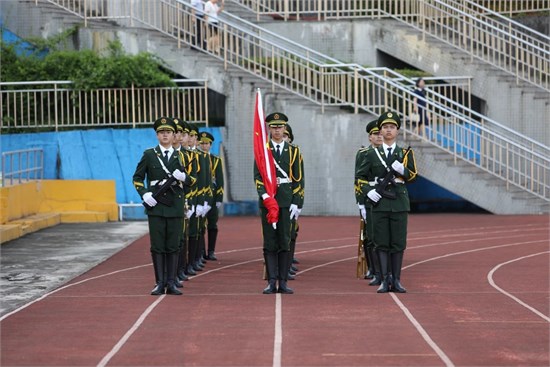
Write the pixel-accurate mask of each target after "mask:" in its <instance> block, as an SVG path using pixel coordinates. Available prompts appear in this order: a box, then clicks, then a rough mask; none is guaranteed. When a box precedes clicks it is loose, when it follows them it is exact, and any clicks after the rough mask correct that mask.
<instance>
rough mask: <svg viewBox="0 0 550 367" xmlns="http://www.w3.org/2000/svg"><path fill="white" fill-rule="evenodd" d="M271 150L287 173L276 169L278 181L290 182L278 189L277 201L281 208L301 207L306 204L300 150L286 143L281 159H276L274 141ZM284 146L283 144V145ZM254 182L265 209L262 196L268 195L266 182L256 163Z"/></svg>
mask: <svg viewBox="0 0 550 367" xmlns="http://www.w3.org/2000/svg"><path fill="white" fill-rule="evenodd" d="M268 144H269V149H271V153H272V154H273V159H274V160H275V161H276V162H277V164H278V165H279V167H280V168H281V170H283V171H284V172H285V173H286V176H288V178H287V177H285V174H283V172H281V170H279V169H277V167H276V168H275V172H276V175H277V179H279V180H289V181H290V182H289V183H281V184H280V185H279V186H278V187H277V194H276V195H275V199H276V200H277V203H278V204H279V207H280V208H289V207H290V205H291V204H296V205H297V206H298V207H301V206H302V205H303V203H304V173H303V169H302V168H303V160H302V159H301V156H302V154H301V152H300V148H298V147H297V146H295V145H292V144H289V143H286V142H285V143H284V145H283V147H282V152H281V156H280V157H278V158H277V157H276V155H277V153H276V152H275V148H274V146H273V143H272V141H269V143H268ZM281 144H282V143H281ZM254 180H255V182H256V190H257V192H258V195H259V196H260V207H263V206H264V204H263V200H262V195H263V194H266V193H267V192H266V190H265V186H264V182H263V179H262V176H261V175H260V171H258V167H257V165H256V162H254Z"/></svg>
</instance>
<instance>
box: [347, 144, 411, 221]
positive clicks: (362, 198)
mask: <svg viewBox="0 0 550 367" xmlns="http://www.w3.org/2000/svg"><path fill="white" fill-rule="evenodd" d="M376 150H377V151H378V152H379V153H380V156H381V157H382V159H383V160H384V162H385V163H386V166H387V167H388V168H390V167H391V165H392V163H393V162H394V161H395V160H398V161H399V162H402V163H403V165H404V166H405V172H404V174H403V176H402V177H400V178H401V179H402V180H404V181H405V182H410V181H412V180H414V179H415V178H416V175H417V171H416V162H415V160H414V152H413V151H412V150H410V151H409V153H408V155H407V156H406V157H405V156H404V155H405V151H406V149H403V148H402V147H400V146H398V145H396V147H395V149H394V151H393V152H392V154H391V157H386V153H385V152H384V149H383V146H380V147H378V148H370V149H366V150H365V151H364V152H363V153H362V155H363V158H362V159H361V161H360V163H359V165H358V168H357V170H356V174H355V175H356V187H358V189H356V199H357V202H358V203H359V204H368V200H367V193H368V192H369V191H371V190H374V189H375V188H376V186H372V185H373V184H374V183H375V182H376V181H377V179H378V178H383V177H384V176H385V175H386V167H384V164H383V163H382V162H381V160H380V158H378V155H377V154H376ZM388 191H395V193H396V194H397V199H395V200H391V199H387V198H384V197H383V198H382V199H380V201H379V202H378V205H376V206H373V207H372V211H373V212H376V211H386V212H407V211H409V210H410V202H409V193H408V191H407V187H406V186H405V185H404V184H399V183H398V184H397V185H389V186H388Z"/></svg>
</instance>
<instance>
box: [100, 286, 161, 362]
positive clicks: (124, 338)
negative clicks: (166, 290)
mask: <svg viewBox="0 0 550 367" xmlns="http://www.w3.org/2000/svg"><path fill="white" fill-rule="evenodd" d="M164 297H166V295H164V294H163V295H162V296H160V297H159V298H158V299H157V300H156V301H155V302H153V303H151V304H150V305H149V307H147V309H146V310H145V311H144V312H143V313H142V314H141V316H139V318H138V319H137V321H136V322H135V323H134V325H132V327H131V328H130V329H129V330H128V331H127V332H126V334H124V335H123V336H122V338H120V340H119V341H118V342H117V343H116V344H115V346H114V347H113V348H112V349H111V350H110V351H109V353H107V354H106V355H105V357H103V359H102V360H101V361H100V362H99V363H98V364H97V366H98V367H104V366H106V365H107V363H109V361H110V360H111V358H113V357H114V356H115V354H117V353H118V352H119V350H120V349H122V347H123V346H124V344H126V342H127V341H128V339H130V337H131V336H132V334H134V333H135V332H136V330H137V329H138V328H139V327H140V326H141V324H143V321H145V319H146V318H147V316H149V314H150V313H151V312H152V311H153V309H154V308H155V307H157V305H158V304H159V303H160V302H161V301H162V300H163V299H164Z"/></svg>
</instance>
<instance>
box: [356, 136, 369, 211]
mask: <svg viewBox="0 0 550 367" xmlns="http://www.w3.org/2000/svg"><path fill="white" fill-rule="evenodd" d="M369 149H372V146H368V147H366V148H361V149H359V150H358V151H357V154H356V155H355V181H354V188H355V201H356V202H357V203H358V204H361V205H365V203H364V198H363V192H362V190H364V189H365V190H366V189H367V187H363V186H364V185H367V186H368V184H369V183H368V182H367V181H366V180H364V179H361V177H360V167H361V164H362V163H363V160H364V159H365V157H366V155H367V152H368V150H369ZM367 192H368V191H367Z"/></svg>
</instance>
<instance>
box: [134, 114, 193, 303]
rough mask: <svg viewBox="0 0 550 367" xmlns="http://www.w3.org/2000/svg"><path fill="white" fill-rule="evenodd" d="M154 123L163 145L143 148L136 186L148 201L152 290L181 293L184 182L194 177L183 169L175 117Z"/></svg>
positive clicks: (136, 175)
mask: <svg viewBox="0 0 550 367" xmlns="http://www.w3.org/2000/svg"><path fill="white" fill-rule="evenodd" d="M153 127H154V129H155V131H156V133H157V139H158V141H159V145H158V146H156V147H154V148H150V149H147V150H145V151H144V152H143V156H142V157H141V160H140V161H139V163H138V165H137V168H136V171H135V173H134V176H133V184H134V187H135V188H136V190H137V192H138V193H139V195H140V196H141V197H142V198H143V201H144V203H145V204H146V205H147V206H146V208H147V209H146V213H147V218H148V222H149V235H150V237H151V255H152V259H153V267H154V270H155V278H156V282H157V284H156V286H155V288H154V289H153V290H152V292H151V294H152V295H160V294H164V292H165V288H166V293H167V294H175V295H181V294H182V293H181V292H180V291H179V290H178V289H177V288H176V284H175V283H176V271H177V264H178V250H179V246H180V237H181V235H182V230H181V229H182V226H183V216H184V192H183V185H190V184H191V182H192V179H191V177H189V176H188V175H187V174H186V173H185V172H183V171H182V169H183V160H182V156H181V154H180V153H179V152H177V151H175V150H174V148H173V147H172V142H173V140H174V136H175V132H176V125H175V124H174V121H173V120H172V119H171V118H169V117H161V118H159V119H157V120H156V121H155V123H154V126H153ZM171 176H173V177H174V178H176V179H177V181H175V182H174V184H173V185H172V186H171V187H170V190H168V191H167V192H166V193H165V194H164V196H163V197H162V199H163V200H162V201H163V202H164V203H162V202H160V198H159V197H157V199H159V201H157V199H155V195H156V194H157V191H158V190H159V189H160V187H161V186H162V185H163V184H164V183H165V182H166V179H168V178H169V177H171ZM146 180H147V186H145V181H146ZM165 269H166V278H165V275H164V271H165Z"/></svg>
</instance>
